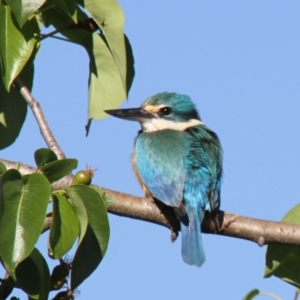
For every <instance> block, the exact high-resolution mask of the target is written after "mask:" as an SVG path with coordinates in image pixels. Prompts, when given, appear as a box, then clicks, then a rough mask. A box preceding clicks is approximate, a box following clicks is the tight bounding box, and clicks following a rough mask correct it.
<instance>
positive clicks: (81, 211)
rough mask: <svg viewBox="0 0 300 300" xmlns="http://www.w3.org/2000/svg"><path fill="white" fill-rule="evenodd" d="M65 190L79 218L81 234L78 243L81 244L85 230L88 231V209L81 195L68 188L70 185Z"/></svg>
mask: <svg viewBox="0 0 300 300" xmlns="http://www.w3.org/2000/svg"><path fill="white" fill-rule="evenodd" d="M65 190H66V192H67V194H68V196H69V198H70V199H71V203H72V205H73V208H74V210H75V212H76V215H77V218H78V220H79V226H80V235H79V240H78V244H80V243H81V241H82V239H83V237H84V235H85V232H86V229H87V226H88V215H87V211H86V208H85V205H84V202H83V201H82V199H81V197H80V196H79V195H78V194H77V193H76V191H75V190H73V189H71V188H68V187H67V188H66V189H65Z"/></svg>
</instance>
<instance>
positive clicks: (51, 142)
mask: <svg viewBox="0 0 300 300" xmlns="http://www.w3.org/2000/svg"><path fill="white" fill-rule="evenodd" d="M14 84H15V86H16V87H17V88H18V89H19V91H20V94H21V95H22V96H23V98H24V100H25V101H26V102H27V104H28V105H29V107H30V108H31V110H32V113H33V115H34V117H35V119H36V121H37V124H38V126H39V128H40V131H41V134H42V136H43V138H44V140H45V142H46V144H47V146H48V147H49V148H50V149H51V150H52V151H53V152H54V153H55V154H56V155H57V158H58V159H63V158H65V154H64V152H63V151H62V149H61V148H60V147H59V145H58V143H57V141H56V140H55V138H54V135H53V134H52V131H51V130H50V127H49V126H48V123H47V121H46V119H45V116H44V113H43V111H42V108H41V106H40V104H39V103H38V102H37V101H36V100H35V99H34V97H33V96H32V94H31V93H30V91H29V89H28V88H27V87H26V85H25V83H24V82H23V80H22V79H21V78H20V77H17V78H16V79H15V81H14Z"/></svg>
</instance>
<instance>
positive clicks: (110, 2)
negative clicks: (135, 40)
mask: <svg viewBox="0 0 300 300" xmlns="http://www.w3.org/2000/svg"><path fill="white" fill-rule="evenodd" d="M84 7H85V8H86V9H87V11H88V12H89V13H90V14H91V15H92V17H93V18H94V20H95V21H96V23H97V24H98V26H99V28H100V29H101V31H102V32H103V33H104V35H105V39H106V41H107V43H108V45H109V48H110V50H111V53H112V55H113V58H114V60H115V63H116V65H117V67H118V70H119V74H120V76H121V79H122V82H123V88H124V92H125V94H127V89H126V73H127V72H126V67H127V62H126V50H125V41H124V34H123V26H124V22H125V16H124V12H123V10H122V8H121V6H120V5H119V4H118V2H117V1H116V0H102V1H93V0H84Z"/></svg>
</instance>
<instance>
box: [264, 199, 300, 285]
mask: <svg viewBox="0 0 300 300" xmlns="http://www.w3.org/2000/svg"><path fill="white" fill-rule="evenodd" d="M282 222H285V223H291V224H298V225H300V204H297V205H296V206H295V207H293V208H292V209H291V210H290V211H289V212H287V213H286V215H285V216H284V217H283V218H282ZM272 275H273V276H276V277H278V278H280V279H281V280H284V281H286V282H288V283H290V284H292V285H294V286H295V287H297V288H300V248H299V247H295V246H289V245H280V244H273V245H269V246H268V249H267V253H266V267H265V274H264V277H270V276H272Z"/></svg>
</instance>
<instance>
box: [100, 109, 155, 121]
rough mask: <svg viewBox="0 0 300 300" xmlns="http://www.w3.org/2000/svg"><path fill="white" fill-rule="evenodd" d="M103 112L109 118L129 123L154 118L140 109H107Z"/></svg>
mask: <svg viewBox="0 0 300 300" xmlns="http://www.w3.org/2000/svg"><path fill="white" fill-rule="evenodd" d="M105 112H106V113H107V114H109V115H111V116H114V117H117V118H120V119H124V120H129V121H143V120H145V119H152V118H154V115H152V114H150V113H148V112H147V111H146V110H143V109H142V108H140V107H138V108H128V109H109V110H105Z"/></svg>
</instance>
